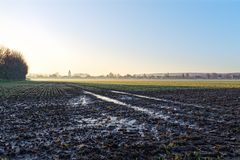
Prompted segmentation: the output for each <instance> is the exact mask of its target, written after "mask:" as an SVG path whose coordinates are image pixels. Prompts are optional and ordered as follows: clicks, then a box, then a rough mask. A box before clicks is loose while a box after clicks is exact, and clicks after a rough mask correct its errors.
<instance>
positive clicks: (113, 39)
mask: <svg viewBox="0 0 240 160" xmlns="http://www.w3.org/2000/svg"><path fill="white" fill-rule="evenodd" d="M0 20H1V25H0V44H2V45H4V46H7V47H11V48H14V49H18V50H20V51H22V52H23V54H24V55H25V57H26V59H27V61H28V63H29V65H30V72H31V73H53V72H60V73H62V74H64V73H67V71H68V70H69V69H71V70H72V72H87V73H90V74H93V75H98V74H106V73H109V72H114V73H120V74H126V73H131V74H133V73H156V72H239V71H240V63H239V62H238V61H239V59H240V46H239V44H240V1H238V0H192V1H191V0H78V1H77V0H34V1H31V0H9V1H4V0H0Z"/></svg>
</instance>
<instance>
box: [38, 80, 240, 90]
mask: <svg viewBox="0 0 240 160" xmlns="http://www.w3.org/2000/svg"><path fill="white" fill-rule="evenodd" d="M42 81H44V79H42ZM45 81H54V82H72V83H78V84H81V85H82V86H92V87H97V88H102V89H104V88H105V89H116V90H123V91H124V90H125V91H157V90H163V89H192V88H193V89H202V88H240V81H238V80H126V79H124V80H107V79H99V80H98V79H45Z"/></svg>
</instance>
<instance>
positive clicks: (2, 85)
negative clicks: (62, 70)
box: [0, 81, 71, 98]
mask: <svg viewBox="0 0 240 160" xmlns="http://www.w3.org/2000/svg"><path fill="white" fill-rule="evenodd" d="M69 88H71V86H69V85H67V84H64V83H50V82H34V81H0V98H8V97H11V96H24V97H27V96H29V95H30V96H35V97H48V96H56V95H62V94H64V93H65V90H67V89H69Z"/></svg>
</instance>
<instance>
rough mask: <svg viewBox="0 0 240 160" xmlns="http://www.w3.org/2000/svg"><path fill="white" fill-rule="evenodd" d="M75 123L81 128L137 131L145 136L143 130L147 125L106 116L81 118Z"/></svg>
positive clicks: (132, 120)
mask: <svg viewBox="0 0 240 160" xmlns="http://www.w3.org/2000/svg"><path fill="white" fill-rule="evenodd" d="M104 116H105V115H104ZM75 121H76V122H78V125H77V127H79V128H87V127H94V128H97V127H103V128H106V129H105V130H102V132H119V131H120V130H125V131H126V132H130V131H135V132H138V133H139V134H140V135H141V136H144V133H143V130H145V124H137V121H136V120H135V119H129V118H118V117H114V116H105V117H101V118H84V117H82V118H81V117H80V118H79V119H78V120H76V119H75Z"/></svg>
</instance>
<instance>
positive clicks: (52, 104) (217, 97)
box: [0, 86, 240, 159]
mask: <svg viewBox="0 0 240 160" xmlns="http://www.w3.org/2000/svg"><path fill="white" fill-rule="evenodd" d="M90 91H91V92H93V93H96V94H99V95H102V96H106V97H109V98H113V99H115V100H118V101H120V102H124V103H125V104H126V105H119V104H116V103H112V102H108V101H104V100H102V99H99V98H96V97H95V96H93V95H90V94H86V93H85V92H84V91H83V90H82V89H81V88H79V87H76V86H75V87H72V89H69V90H65V91H64V92H61V93H60V94H57V95H54V94H53V95H47V96H44V95H42V96H36V95H35V94H27V95H25V97H23V96H22V97H21V96H18V97H11V98H9V99H3V100H2V101H1V102H0V117H1V119H0V158H10V159H161V158H163V159H198V158H212V159H217V158H219V159H240V98H239V97H240V90H237V89H235V90H234V89H223V90H222V89H212V90H175V91H173V90H171V91H170V90H169V91H159V92H141V93H137V94H141V95H147V96H151V97H158V98H164V99H167V100H171V101H160V100H152V99H146V98H140V97H136V96H133V95H124V94H119V93H113V92H111V91H110V90H94V89H91V90H90ZM174 101H176V102H177V103H175V102H174ZM179 102H180V103H179ZM132 106H135V108H134V107H132ZM136 107H139V108H140V109H145V110H142V111H138V110H137V109H138V108H137V109H136ZM149 111H151V112H149ZM152 113H153V114H152Z"/></svg>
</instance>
